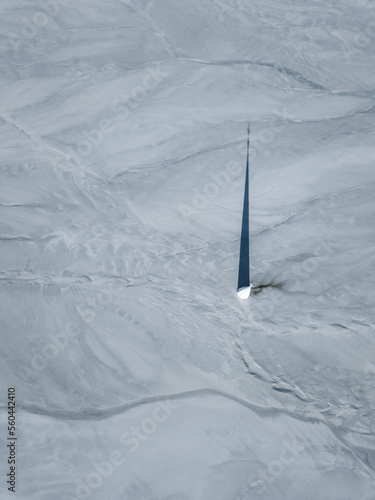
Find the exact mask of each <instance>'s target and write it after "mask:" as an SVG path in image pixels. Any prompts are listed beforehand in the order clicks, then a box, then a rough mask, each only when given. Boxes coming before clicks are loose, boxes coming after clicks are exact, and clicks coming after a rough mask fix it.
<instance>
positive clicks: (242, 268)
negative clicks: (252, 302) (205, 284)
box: [237, 124, 250, 290]
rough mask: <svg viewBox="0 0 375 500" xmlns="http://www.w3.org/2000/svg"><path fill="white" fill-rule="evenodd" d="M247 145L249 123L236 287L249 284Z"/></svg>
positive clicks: (248, 144) (248, 137) (239, 287)
mask: <svg viewBox="0 0 375 500" xmlns="http://www.w3.org/2000/svg"><path fill="white" fill-rule="evenodd" d="M249 147H250V124H248V126H247V157H246V178H245V193H244V199H243V211H242V229H241V246H240V260H239V265H238V288H237V290H240V289H242V288H246V287H249V286H250V238H249Z"/></svg>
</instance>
